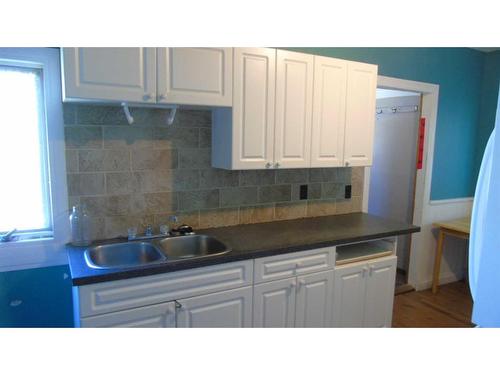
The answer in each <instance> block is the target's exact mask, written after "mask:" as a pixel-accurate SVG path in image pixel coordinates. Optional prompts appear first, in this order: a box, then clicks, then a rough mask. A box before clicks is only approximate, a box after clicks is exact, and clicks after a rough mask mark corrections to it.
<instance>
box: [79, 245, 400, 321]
mask: <svg viewBox="0 0 500 375" xmlns="http://www.w3.org/2000/svg"><path fill="white" fill-rule="evenodd" d="M344 247H345V248H344V254H343V256H342V261H343V262H344V261H345V258H346V256H345V251H348V252H349V253H352V255H356V254H358V253H359V251H357V252H356V249H355V248H352V249H351V248H349V247H346V246H345V245H344ZM351 247H352V246H351ZM365 247H366V246H365ZM340 248H341V246H339V248H338V251H339V254H340V251H341V250H340ZM346 249H347V250H346ZM358 250H359V249H358ZM335 251H336V249H335V247H325V248H320V249H314V250H309V251H302V252H295V253H289V254H282V255H277V256H271V257H264V258H258V259H255V260H246V261H240V262H234V263H225V264H220V265H214V266H207V267H201V268H195V269H191V270H185V271H178V272H172V273H166V274H158V275H152V276H145V277H138V278H132V279H126V280H118V281H110V282H104V283H96V284H91V285H85V286H81V287H74V288H73V289H74V301H75V306H76V311H75V313H76V322H75V324H76V326H80V327H186V328H187V327H192V328H202V327H234V328H238V327H252V326H253V327H310V328H312V327H390V326H391V320H392V307H393V299H394V281H395V280H394V279H395V271H396V259H397V258H396V256H394V255H391V256H384V257H381V258H377V259H372V260H364V261H355V262H353V263H347V264H343V265H340V266H335V258H336V256H335ZM358 255H359V254H358ZM338 258H341V257H340V256H339V257H338Z"/></svg>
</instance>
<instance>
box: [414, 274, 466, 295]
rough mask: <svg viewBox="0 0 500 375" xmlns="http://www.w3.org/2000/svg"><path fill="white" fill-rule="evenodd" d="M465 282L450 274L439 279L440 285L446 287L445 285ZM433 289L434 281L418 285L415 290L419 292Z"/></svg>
mask: <svg viewBox="0 0 500 375" xmlns="http://www.w3.org/2000/svg"><path fill="white" fill-rule="evenodd" d="M460 280H463V279H462V278H459V277H458V276H457V275H455V274H453V273H448V274H444V275H441V276H440V277H439V285H444V284H449V283H454V282H455V281H460ZM431 287H432V279H431V280H427V281H424V282H422V283H418V284H417V285H416V286H415V289H416V290H417V291H418V292H419V291H422V290H426V289H430V288H431Z"/></svg>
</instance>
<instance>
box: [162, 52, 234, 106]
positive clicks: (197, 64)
mask: <svg viewBox="0 0 500 375" xmlns="http://www.w3.org/2000/svg"><path fill="white" fill-rule="evenodd" d="M232 61H233V58H232V48H158V102H160V103H176V104H192V105H213V106H231V105H232V99H233V98H232Z"/></svg>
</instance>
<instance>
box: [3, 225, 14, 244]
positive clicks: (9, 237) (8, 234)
mask: <svg viewBox="0 0 500 375" xmlns="http://www.w3.org/2000/svg"><path fill="white" fill-rule="evenodd" d="M16 231H17V229H15V228H14V229H12V230H10V231H8V232H6V233H4V234H1V235H0V242H9V241H12V239H13V238H12V236H13V235H14V233H15V232H16Z"/></svg>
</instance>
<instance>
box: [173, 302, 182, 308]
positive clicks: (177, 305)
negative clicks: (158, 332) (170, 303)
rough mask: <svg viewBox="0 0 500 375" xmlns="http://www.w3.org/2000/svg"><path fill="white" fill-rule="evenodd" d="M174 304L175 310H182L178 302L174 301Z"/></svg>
mask: <svg viewBox="0 0 500 375" xmlns="http://www.w3.org/2000/svg"><path fill="white" fill-rule="evenodd" d="M174 302H175V308H176V309H182V304H181V303H180V302H179V301H174Z"/></svg>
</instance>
